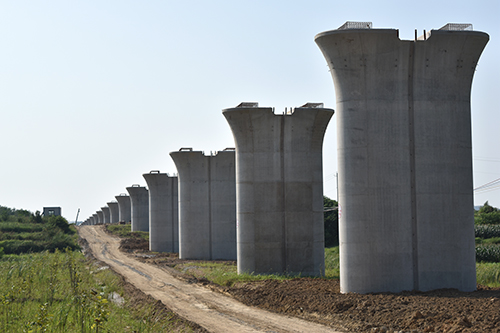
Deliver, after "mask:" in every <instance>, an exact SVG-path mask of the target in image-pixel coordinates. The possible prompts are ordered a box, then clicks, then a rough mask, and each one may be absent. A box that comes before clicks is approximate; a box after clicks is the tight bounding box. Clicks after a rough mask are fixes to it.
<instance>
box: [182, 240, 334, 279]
mask: <svg viewBox="0 0 500 333" xmlns="http://www.w3.org/2000/svg"><path fill="white" fill-rule="evenodd" d="M338 257H339V247H338V246H335V247H331V248H326V249H325V263H326V268H325V278H333V279H338V278H339V258H338ZM174 268H175V269H177V270H179V271H181V272H183V273H187V274H190V275H192V276H194V277H196V278H199V279H201V278H205V279H207V280H209V281H211V282H213V283H216V284H218V285H221V286H233V285H235V284H238V283H244V282H256V281H263V280H268V279H272V280H278V281H283V280H290V279H293V278H296V277H298V276H297V275H287V274H283V275H278V274H248V273H241V274H238V272H237V267H236V264H235V262H234V261H227V262H221V261H218V262H211V261H190V262H187V263H183V264H179V265H176V266H175V267H174Z"/></svg>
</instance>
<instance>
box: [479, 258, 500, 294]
mask: <svg viewBox="0 0 500 333" xmlns="http://www.w3.org/2000/svg"><path fill="white" fill-rule="evenodd" d="M476 274H477V283H478V284H481V285H483V286H488V287H495V288H496V287H500V263H476Z"/></svg>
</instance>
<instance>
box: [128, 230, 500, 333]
mask: <svg viewBox="0 0 500 333" xmlns="http://www.w3.org/2000/svg"><path fill="white" fill-rule="evenodd" d="M144 242H145V243H144ZM144 244H146V245H144ZM121 249H122V251H126V252H129V253H130V254H133V255H134V256H136V257H137V258H138V259H140V260H141V261H143V262H146V263H149V264H154V265H159V266H168V267H174V266H175V265H177V264H180V263H185V262H186V261H185V260H179V259H178V258H177V255H176V254H157V253H154V254H153V253H150V252H149V251H147V241H144V240H138V239H131V240H124V241H122V245H121ZM189 262H193V261H192V260H191V261H189ZM178 277H181V278H184V279H190V280H195V281H196V282H197V283H199V284H202V285H205V286H208V287H210V288H211V289H213V290H216V291H218V292H222V293H224V294H229V295H231V296H232V297H234V298H235V299H237V300H239V301H240V302H242V303H244V304H246V305H250V306H255V307H259V308H262V309H265V310H269V311H272V312H276V313H283V314H287V315H291V316H295V317H299V318H303V319H307V320H310V321H314V322H317V323H320V324H324V325H328V326H334V327H336V328H342V329H345V330H346V331H349V332H447V333H458V332H464V333H465V332H493V333H500V288H489V287H484V286H481V285H478V290H477V291H475V292H459V291H457V290H454V289H443V290H435V291H431V292H425V293H424V292H402V293H397V294H393V293H379V294H368V295H359V294H353V293H349V294H341V293H340V284H339V280H326V279H314V278H297V279H293V280H288V281H284V282H278V281H276V280H266V281H263V282H251V283H241V284H238V285H235V286H232V287H221V286H218V285H215V284H212V283H210V282H209V281H208V280H206V279H196V278H194V277H193V276H192V275H186V274H182V273H179V276H178Z"/></svg>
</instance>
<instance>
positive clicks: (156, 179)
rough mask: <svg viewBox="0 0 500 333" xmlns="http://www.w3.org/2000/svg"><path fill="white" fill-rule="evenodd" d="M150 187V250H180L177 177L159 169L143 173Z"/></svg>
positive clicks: (175, 251)
mask: <svg viewBox="0 0 500 333" xmlns="http://www.w3.org/2000/svg"><path fill="white" fill-rule="evenodd" d="M143 177H144V179H145V180H146V183H147V184H148V189H149V250H150V251H154V252H174V253H177V252H179V202H178V196H177V192H178V191H177V187H178V184H177V177H176V176H169V175H168V174H166V173H160V172H159V171H151V172H150V173H145V174H143Z"/></svg>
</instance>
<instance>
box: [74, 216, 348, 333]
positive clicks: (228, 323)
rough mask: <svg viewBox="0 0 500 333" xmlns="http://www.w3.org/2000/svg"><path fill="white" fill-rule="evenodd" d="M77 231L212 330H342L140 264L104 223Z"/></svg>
mask: <svg viewBox="0 0 500 333" xmlns="http://www.w3.org/2000/svg"><path fill="white" fill-rule="evenodd" d="M78 233H79V234H80V236H81V237H82V238H85V239H86V240H87V242H88V244H89V247H90V249H91V251H92V253H93V254H94V256H95V257H96V259H98V260H100V261H103V262H105V263H106V264H107V265H109V266H111V267H112V268H113V270H115V271H116V272H118V273H119V274H120V275H122V276H123V277H124V278H125V279H126V280H127V281H128V282H129V283H131V284H132V285H134V286H135V287H136V288H138V289H140V290H142V291H143V292H144V293H146V294H148V295H151V296H152V297H154V298H155V299H157V300H160V301H161V302H163V303H164V304H165V305H166V306H167V307H168V308H169V309H170V310H172V311H173V312H176V313H177V314H178V315H180V316H181V317H183V318H185V319H187V320H190V321H192V322H195V323H197V324H199V325H200V326H202V327H204V328H205V329H207V330H208V331H210V332H315V333H322V332H330V333H331V332H337V333H340V331H338V330H334V329H332V328H330V327H327V326H323V325H320V324H317V323H313V322H309V321H306V320H303V319H299V318H294V317H289V316H285V315H280V314H276V313H271V312H268V311H265V310H261V309H258V308H254V307H249V306H246V305H243V304H242V303H240V302H238V301H236V300H234V299H233V298H231V297H228V296H225V295H222V294H219V293H217V292H214V291H212V290H209V289H207V288H205V287H202V286H199V285H195V284H189V283H187V282H184V281H181V280H179V279H176V278H175V277H173V276H172V274H170V273H169V272H168V268H159V267H155V266H151V265H148V264H145V263H141V262H139V261H137V260H135V259H133V258H131V257H129V256H127V255H126V254H124V253H122V252H121V251H120V250H119V246H120V239H119V238H117V237H114V236H112V235H109V234H107V233H106V232H105V231H104V228H103V226H82V227H79V229H78Z"/></svg>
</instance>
